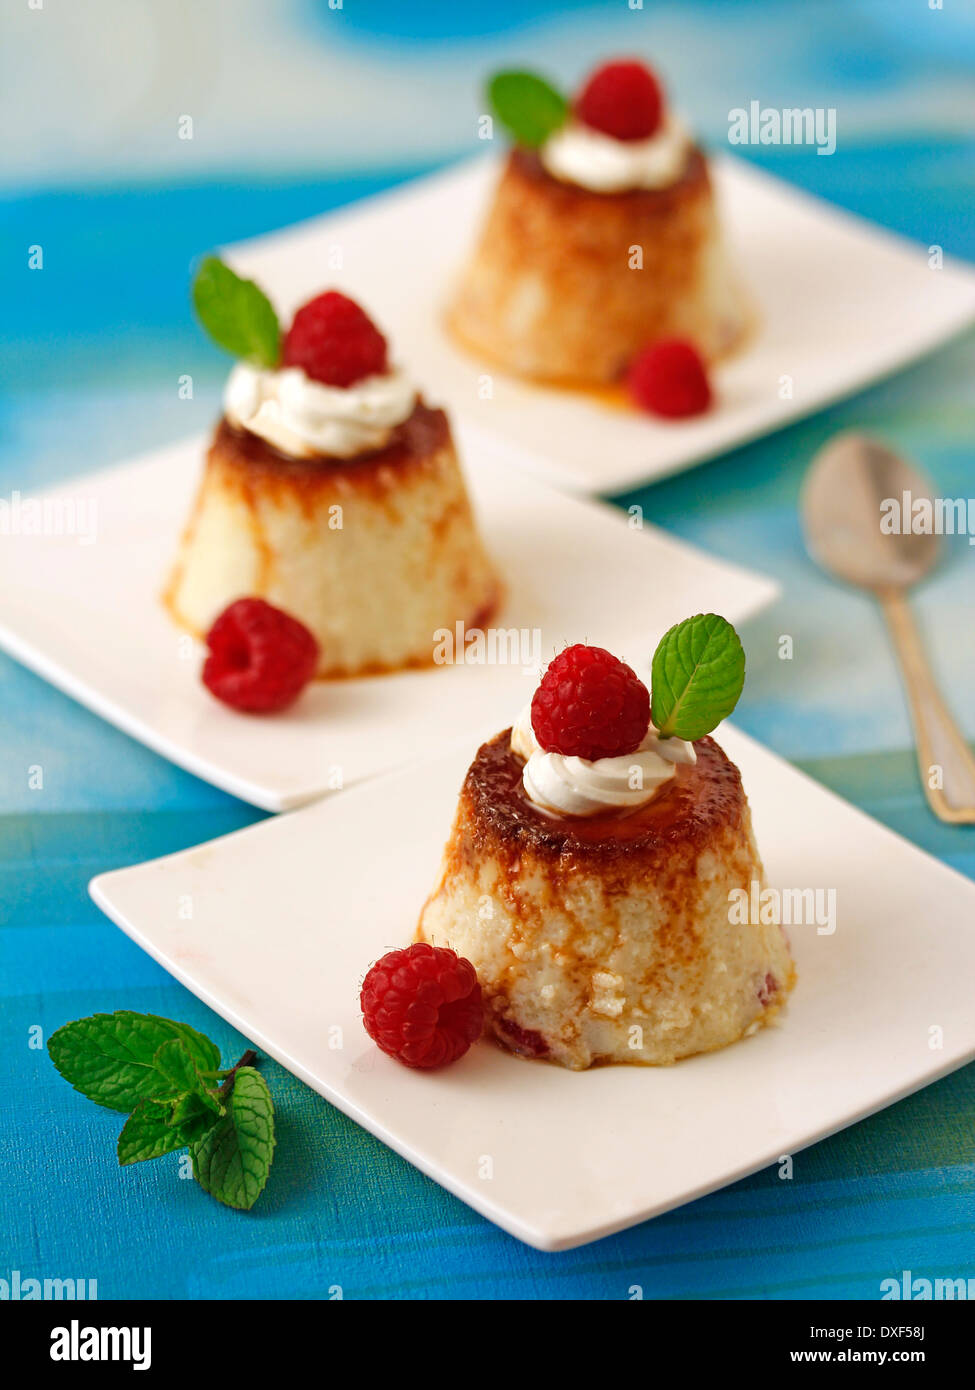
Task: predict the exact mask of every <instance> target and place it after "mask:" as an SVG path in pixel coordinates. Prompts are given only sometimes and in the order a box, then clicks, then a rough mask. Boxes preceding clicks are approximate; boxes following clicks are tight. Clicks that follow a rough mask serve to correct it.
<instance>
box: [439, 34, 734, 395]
mask: <svg viewBox="0 0 975 1390" xmlns="http://www.w3.org/2000/svg"><path fill="white" fill-rule="evenodd" d="M528 80H529V78H528V75H526V74H502V75H500V78H499V79H496V80H495V83H494V84H493V85H492V93H493V94H495V108H496V110H497V111H498V114H499V115H500V116H501V118H502V119H504V117H505V116H506V115H508V124H509V125H510V127H512V128H513V130H514V133H515V136H516V143H515V145H514V147H513V148H512V149H511V151H510V152H509V154H508V156H507V159H506V162H505V164H504V167H503V170H502V173H501V176H500V180H499V182H498V184H497V187H496V189H495V192H494V196H493V200H492V203H491V205H490V208H489V210H488V213H487V217H486V220H485V222H484V225H483V228H482V231H481V234H480V238H479V240H478V242H477V245H476V248H475V250H474V253H473V256H472V257H471V259H470V261H469V263H468V265H467V266H466V269H465V270H464V272H463V274H462V276H461V279H460V281H459V284H458V285H457V287H456V291H455V293H454V295H453V298H452V301H451V303H450V305H449V309H448V326H449V328H450V330H451V331H452V333H453V335H454V336H455V338H456V339H457V340H458V341H459V342H460V343H462V344H463V345H466V346H467V347H468V348H469V349H470V350H472V351H473V352H475V353H477V354H479V355H481V356H483V357H485V358H488V359H490V360H492V361H494V362H496V363H497V364H498V365H500V366H501V367H503V368H504V369H505V370H507V371H510V372H512V373H514V374H517V375H521V376H525V377H529V378H534V379H537V380H539V381H543V382H550V383H554V384H561V385H566V386H572V387H582V388H589V389H592V388H600V387H605V386H607V385H609V384H611V383H614V382H617V381H619V380H621V379H622V378H623V377H624V375H625V373H626V371H627V369H628V367H629V365H630V364H631V363H632V362H633V361H634V360H635V359H636V358H637V356H638V354H639V353H640V352H641V350H642V349H644V348H646V347H647V346H648V345H649V344H652V343H654V342H657V341H668V340H671V339H676V340H679V341H687V342H690V343H692V344H694V345H695V347H696V349H697V350H698V351H699V352H700V353H701V355H702V357H703V358H704V360H705V361H706V362H708V363H711V362H713V361H715V360H717V359H719V358H721V357H724V356H726V355H727V354H729V353H731V352H732V351H734V349H736V348H737V347H738V346H739V345H740V344H741V343H742V341H743V340H744V338H745V336H746V333H747V331H748V328H749V326H750V324H751V322H752V319H753V313H752V310H751V307H750V304H749V302H748V299H747V296H746V294H745V292H744V290H743V288H742V285H741V282H740V281H739V279H738V277H737V275H736V273H735V271H734V269H733V266H732V264H731V261H730V258H729V256H728V253H727V250H726V246H725V242H724V238H723V236H722V232H721V226H720V222H719V218H718V212H717V209H716V205H715V195H714V188H713V185H712V181H711V176H710V172H709V168H708V162H707V159H706V157H705V155H704V153H703V152H702V151H701V149H700V148H699V147H698V146H697V145H696V144H695V143H694V142H693V140H692V139H691V137H690V135H689V134H688V132H687V130H686V129H685V127H684V126H683V124H682V123H681V122H680V120H679V119H678V117H677V116H675V115H674V114H673V113H672V112H671V111H670V110H669V109H668V108H667V104H666V101H665V99H664V97H663V94H662V92H661V89H660V86H659V84H658V83H657V80H656V78H655V77H654V75H653V73H652V72H650V70H649V69H648V68H646V67H645V66H644V65H643V64H642V63H639V62H635V61H621V62H616V63H609V64H606V65H605V66H604V67H602V68H600V69H599V70H598V71H597V72H595V73H594V74H593V75H592V76H591V77H590V79H589V81H588V82H587V83H586V85H585V87H584V88H583V90H582V92H581V93H580V95H579V97H578V98H577V99H576V101H575V102H574V103H571V104H570V103H569V102H565V101H564V102H563V103H562V105H561V107H560V106H559V104H558V102H557V100H556V99H554V98H555V94H553V100H552V101H551V102H550V110H551V112H552V115H551V119H550V120H549V121H548V122H542V123H539V122H538V120H537V119H536V120H534V121H526V120H525V119H524V116H523V115H520V114H519V112H520V110H521V108H520V107H519V100H521V102H522V104H523V105H524V106H525V107H526V108H528V109H529V110H531V112H532V113H533V114H535V113H536V112H537V109H538V106H539V104H540V103H539V101H538V94H537V93H536V94H535V99H534V101H532V102H529V101H528V100H527V97H526V96H522V97H521V98H520V99H519V97H518V96H517V93H518V91H519V90H520V89H519V86H518V83H519V81H520V82H521V83H525V82H526V81H528ZM532 80H535V81H539V82H540V79H532ZM549 90H551V89H549ZM509 113H510V114H509Z"/></svg>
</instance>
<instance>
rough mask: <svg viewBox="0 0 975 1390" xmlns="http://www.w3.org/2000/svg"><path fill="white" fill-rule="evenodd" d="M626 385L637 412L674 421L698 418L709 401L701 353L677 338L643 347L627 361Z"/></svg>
mask: <svg viewBox="0 0 975 1390" xmlns="http://www.w3.org/2000/svg"><path fill="white" fill-rule="evenodd" d="M626 385H627V389H628V391H629V393H630V396H631V397H632V399H633V400H634V401H635V403H636V404H637V405H638V406H639V407H640V409H641V410H648V411H650V413H651V414H652V415H664V416H666V417H667V418H668V419H674V420H676V419H679V418H680V417H681V416H683V415H700V414H701V412H702V411H705V410H707V408H708V406H709V405H710V404H711V399H712V397H711V385H710V383H709V381H708V376H707V370H706V368H705V366H704V363H703V361H702V360H701V354H700V353H699V352H698V350H697V348H696V347H695V346H694V344H693V343H685V342H683V341H682V340H681V339H680V338H664V339H661V340H660V342H657V343H651V344H650V346H649V347H645V348H644V349H643V351H642V352H641V353H640V355H639V356H638V357H637V358H635V359H634V361H633V362H631V364H630V369H629V371H628V372H627V376H626Z"/></svg>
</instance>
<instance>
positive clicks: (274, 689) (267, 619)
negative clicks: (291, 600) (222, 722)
mask: <svg viewBox="0 0 975 1390" xmlns="http://www.w3.org/2000/svg"><path fill="white" fill-rule="evenodd" d="M207 646H208V647H209V649H210V655H209V656H208V657H207V659H206V661H205V662H204V663H203V684H204V685H205V686H206V688H207V690H209V691H210V693H211V695H215V696H216V697H217V699H218V700H222V701H223V702H224V704H225V705H232V706H233V708H234V709H239V710H246V711H248V713H250V714H268V713H270V712H271V711H272V710H279V709H284V708H285V706H286V705H290V704H291V703H292V701H294V700H297V698H298V696H299V695H300V694H301V692H302V690H304V688H305V686H306V685H307V684H308V682H309V681H310V680H311V678H312V676H313V675H314V674H315V668H316V667H317V666H318V643H317V642H316V641H315V639H314V637H313V636H312V635H311V633H310V632H309V631H308V629H307V628H306V627H305V625H304V623H299V621H298V619H297V618H292V617H291V616H290V615H289V614H288V613H283V612H282V611H281V609H280V608H275V607H274V606H273V604H270V603H265V602H264V600H263V599H262V598H239V599H237V601H236V602H235V603H232V604H231V605H230V607H229V608H225V609H224V611H223V612H222V613H221V614H220V616H219V618H217V620H216V622H215V623H214V624H213V627H211V629H210V631H209V632H208V633H207Z"/></svg>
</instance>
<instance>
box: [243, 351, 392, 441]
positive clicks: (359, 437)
mask: <svg viewBox="0 0 975 1390" xmlns="http://www.w3.org/2000/svg"><path fill="white" fill-rule="evenodd" d="M415 404H416V390H415V388H414V386H413V384H412V382H410V380H409V379H408V378H407V377H406V376H405V375H404V373H403V372H401V371H390V372H385V373H384V374H383V375H382V376H369V377H366V378H365V379H364V380H362V381H357V382H356V383H355V385H354V386H344V387H343V386H323V385H322V384H321V383H320V382H318V381H311V380H309V378H308V377H307V376H306V375H305V373H304V372H303V371H302V369H301V368H300V367H285V368H284V369H283V370H281V371H275V372H268V371H261V370H259V369H258V368H256V367H252V366H250V365H249V364H248V363H246V362H238V363H237V365H236V366H235V367H234V369H233V371H232V372H231V373H230V376H229V378H228V380H227V386H226V389H225V391H224V394H223V409H224V414H225V415H226V417H227V419H228V420H229V421H230V422H231V424H233V425H237V426H238V428H241V429H246V430H250V432H251V434H258V435H260V436H261V438H262V439H266V440H267V442H268V443H269V444H272V445H273V446H274V447H275V448H276V449H280V450H281V451H282V453H285V454H291V455H292V457H294V458H312V457H314V456H315V455H316V454H326V455H328V456H330V457H333V458H355V457H356V456H357V455H359V454H364V453H370V452H372V451H374V450H376V449H383V448H385V446H386V445H387V444H388V443H389V438H390V435H391V433H392V431H393V430H394V429H395V428H396V426H397V425H401V424H402V423H403V421H404V420H406V419H407V418H408V416H409V415H410V414H411V413H412V411H413V407H414V405H415Z"/></svg>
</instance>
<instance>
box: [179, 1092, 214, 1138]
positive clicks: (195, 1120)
mask: <svg viewBox="0 0 975 1390" xmlns="http://www.w3.org/2000/svg"><path fill="white" fill-rule="evenodd" d="M224 1114H225V1111H224V1107H223V1106H222V1105H221V1104H220V1102H219V1101H218V1102H217V1107H216V1109H215V1110H214V1108H213V1106H212V1105H210V1104H208V1103H207V1102H206V1101H205V1100H204V1099H203V1097H202V1096H199V1095H197V1094H195V1093H193V1092H191V1093H190V1094H189V1095H185V1096H180V1098H179V1100H178V1101H177V1102H176V1104H175V1105H174V1106H173V1107H172V1113H171V1115H170V1117H169V1125H170V1128H172V1129H173V1130H175V1131H176V1132H177V1133H178V1134H179V1138H180V1144H179V1147H180V1148H182V1147H183V1145H185V1144H195V1143H196V1142H197V1140H198V1139H202V1138H203V1136H204V1134H206V1132H207V1130H208V1129H212V1128H213V1126H214V1125H215V1124H216V1123H217V1121H218V1120H219V1119H220V1118H221V1117H222V1116H223V1115H224Z"/></svg>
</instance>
